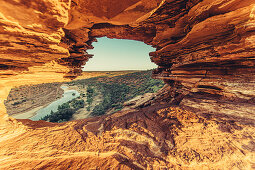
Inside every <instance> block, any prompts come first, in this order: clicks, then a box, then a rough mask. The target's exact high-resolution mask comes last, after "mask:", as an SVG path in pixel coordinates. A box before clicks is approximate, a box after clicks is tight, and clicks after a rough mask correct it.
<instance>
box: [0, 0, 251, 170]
mask: <svg viewBox="0 0 255 170" xmlns="http://www.w3.org/2000/svg"><path fill="white" fill-rule="evenodd" d="M103 36H107V37H108V38H117V39H132V40H138V41H143V42H145V43H146V44H148V45H152V46H153V47H155V48H156V51H155V52H151V53H150V56H151V60H152V62H154V63H156V64H157V65H158V68H157V69H156V70H154V74H153V77H154V78H158V79H163V80H164V81H165V83H166V84H168V87H166V88H165V89H164V90H162V91H161V92H162V93H161V94H158V95H159V96H164V97H163V98H162V101H164V102H167V104H168V105H172V106H173V105H178V106H179V107H180V108H182V109H180V110H178V109H177V110H176V109H173V108H170V109H169V107H168V105H167V106H165V110H164V108H157V109H156V108H154V109H151V110H150V109H148V110H144V111H142V110H141V111H140V112H139V111H133V112H123V113H118V114H117V115H112V116H105V117H103V118H99V117H97V118H93V119H89V120H81V121H75V122H68V123H63V124H51V123H45V122H42V121H40V122H32V121H28V120H22V121H21V120H15V119H13V118H11V117H8V115H7V114H6V110H5V106H4V100H5V99H6V98H7V96H8V94H9V91H10V90H11V88H12V87H15V86H19V85H30V84H38V83H45V82H55V81H67V80H68V79H73V78H76V77H77V76H79V75H81V68H82V66H83V65H84V64H86V62H87V61H88V60H89V58H91V57H92V56H93V55H91V54H88V53H87V52H86V50H87V49H91V48H93V46H92V43H93V42H95V41H96V38H98V37H103ZM0 37H1V38H0V62H1V63H0V78H1V81H0V102H1V103H0V105H1V106H0V134H1V137H0V145H1V148H4V149H1V151H0V159H1V162H3V160H4V162H3V164H2V165H0V168H2V169H9V168H14V167H17V168H18V169H22V168H23V169H24V167H27V168H30V169H32V168H35V167H36V166H37V168H46V169H47V168H49V169H52V168H53V167H55V168H58V169H61V168H68V167H69V168H75V167H81V168H84V167H90V168H97V167H99V168H100V167H101V168H102V169H103V168H109V167H111V165H114V167H115V168H130V169H146V168H147V169H150V168H151V169H157V168H158V169H159V168H160V167H161V168H184V169H185V168H186V169H187V168H190V169H192V168H193V169H197V168H203V167H206V168H209V169H210V168H214V169H217V168H221V167H222V166H223V167H224V166H225V167H226V169H233V168H239V169H252V168H255V167H254V166H255V163H254V157H255V156H254V147H255V144H254V143H255V136H254V119H255V118H254V113H255V87H254V86H255V85H254V84H255V82H254V81H255V67H254V66H255V3H254V1H253V0H150V1H149V0H126V1H124V2H120V1H117V0H111V1H110V0H103V1H102V0H100V1H99V0H72V1H71V0H57V1H56V0H1V6H0ZM120 57H121V56H120ZM85 67H86V66H85ZM157 102H158V103H156V104H155V105H161V104H160V101H157ZM162 106H163V104H162ZM167 108H168V109H167ZM155 109H156V110H155ZM162 109H163V111H162ZM184 110H186V111H184ZM191 112H193V113H191ZM146 113H147V114H148V113H150V115H147V114H146ZM162 113H164V114H162ZM169 113H171V114H172V115H171V114H169ZM185 115H186V116H185ZM119 116H120V117H121V118H122V120H123V121H122V122H119V121H120V120H118V119H117V118H116V117H119ZM142 117H145V118H146V121H142V120H140V119H142ZM147 119H148V120H147ZM122 124H123V125H122ZM203 134H204V135H203ZM125 135H126V136H125ZM56 142H57V143H56ZM144 151H146V152H144ZM32 153H36V155H37V156H36V155H34V154H32ZM219 157H220V158H222V159H219ZM20 158H24V159H20ZM67 160H68V161H67ZM95 161H96V163H97V164H96V163H95ZM54 162H55V163H54ZM85 165H87V166H85ZM153 166H156V167H153Z"/></svg>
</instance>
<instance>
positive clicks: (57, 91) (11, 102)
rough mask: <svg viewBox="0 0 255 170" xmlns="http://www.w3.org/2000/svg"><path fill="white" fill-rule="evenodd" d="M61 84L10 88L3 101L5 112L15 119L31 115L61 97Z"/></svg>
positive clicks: (62, 91)
mask: <svg viewBox="0 0 255 170" xmlns="http://www.w3.org/2000/svg"><path fill="white" fill-rule="evenodd" d="M61 84H62V83H47V84H38V85H33V86H21V87H18V88H14V89H12V90H11V92H10V94H9V96H8V98H7V100H6V101H5V106H6V110H7V113H8V114H9V115H10V116H12V117H15V118H17V119H19V118H21V117H25V118H29V117H31V115H32V116H33V115H34V114H35V112H36V111H38V110H39V109H40V108H42V107H45V106H47V105H49V104H50V103H52V102H53V101H55V100H57V99H59V98H61V97H62V95H63V94H64V90H63V89H61V88H60V86H61Z"/></svg>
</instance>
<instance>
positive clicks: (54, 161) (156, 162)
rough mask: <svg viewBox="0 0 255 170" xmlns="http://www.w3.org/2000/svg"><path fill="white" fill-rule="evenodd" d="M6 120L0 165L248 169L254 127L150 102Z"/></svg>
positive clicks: (63, 167) (2, 166)
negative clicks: (98, 113)
mask: <svg viewBox="0 0 255 170" xmlns="http://www.w3.org/2000/svg"><path fill="white" fill-rule="evenodd" d="M12 123H13V124H15V125H16V126H11V124H10V126H11V128H12V130H13V131H14V132H15V133H13V132H12V131H10V130H8V131H6V132H5V133H4V136H5V137H6V138H1V142H0V145H1V150H0V159H1V164H0V169H162V168H163V169H221V168H225V169H232V168H233V167H238V168H239V169H252V168H254V164H253V163H252V159H253V157H254V146H255V145H254V138H255V134H254V127H249V126H243V125H240V124H237V123H234V122H228V121H224V120H222V121H216V120H214V119H210V118H206V119H205V118H203V117H200V116H197V115H196V114H194V113H191V112H187V111H184V110H182V109H180V108H178V107H167V105H160V106H155V105H154V106H153V107H147V108H144V109H141V110H139V111H136V112H127V111H126V112H119V113H116V114H113V115H110V116H109V115H108V116H102V117H95V118H88V119H84V120H79V121H71V122H67V123H61V124H54V123H48V122H44V121H39V122H33V121H31V120H18V121H17V122H15V121H14V122H12ZM1 132H3V131H1ZM2 134H3V133H2ZM17 143H18V145H17Z"/></svg>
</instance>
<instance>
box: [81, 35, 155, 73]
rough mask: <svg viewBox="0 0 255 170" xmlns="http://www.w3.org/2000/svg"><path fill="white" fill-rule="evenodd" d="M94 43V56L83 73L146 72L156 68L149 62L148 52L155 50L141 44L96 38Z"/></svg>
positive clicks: (131, 41) (91, 51)
mask: <svg viewBox="0 0 255 170" xmlns="http://www.w3.org/2000/svg"><path fill="white" fill-rule="evenodd" d="M97 40H98V42H94V43H93V46H94V49H93V50H87V52H88V53H89V54H94V57H93V58H91V59H90V60H89V61H88V62H87V63H86V65H85V66H84V69H83V71H117V70H147V69H152V68H156V65H155V64H154V63H152V62H151V61H150V57H149V52H152V51H155V49H154V48H153V47H151V46H149V45H146V44H144V43H143V42H139V41H133V40H118V39H109V38H106V37H103V38H98V39H97Z"/></svg>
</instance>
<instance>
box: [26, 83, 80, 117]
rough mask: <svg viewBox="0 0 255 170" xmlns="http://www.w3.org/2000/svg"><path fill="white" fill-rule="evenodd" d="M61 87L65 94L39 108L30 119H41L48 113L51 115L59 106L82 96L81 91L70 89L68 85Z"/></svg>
mask: <svg viewBox="0 0 255 170" xmlns="http://www.w3.org/2000/svg"><path fill="white" fill-rule="evenodd" d="M61 88H62V89H63V90H64V94H63V96H62V97H61V98H60V99H58V100H56V101H54V102H52V103H51V104H49V105H48V106H46V107H44V108H42V109H40V110H38V111H37V112H36V115H34V116H33V117H30V118H29V119H31V120H34V121H36V120H40V119H41V118H43V117H45V116H46V115H49V114H50V113H51V111H53V112H56V111H57V110H58V106H60V105H62V104H64V103H66V102H69V101H71V100H72V99H74V98H77V97H79V96H80V93H79V92H78V91H76V90H68V87H67V86H63V85H62V86H61Z"/></svg>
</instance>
